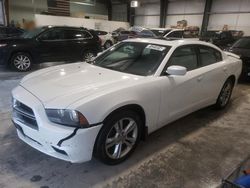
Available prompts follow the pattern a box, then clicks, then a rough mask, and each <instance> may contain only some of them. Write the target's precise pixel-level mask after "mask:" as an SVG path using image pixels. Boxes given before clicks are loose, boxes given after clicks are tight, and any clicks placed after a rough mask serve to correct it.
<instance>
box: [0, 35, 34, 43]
mask: <svg viewBox="0 0 250 188" xmlns="http://www.w3.org/2000/svg"><path fill="white" fill-rule="evenodd" d="M29 40H31V39H26V38H21V37H10V38H3V39H0V44H1V43H7V44H9V43H12V42H22V41H29Z"/></svg>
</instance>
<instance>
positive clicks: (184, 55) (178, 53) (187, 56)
mask: <svg viewBox="0 0 250 188" xmlns="http://www.w3.org/2000/svg"><path fill="white" fill-rule="evenodd" d="M172 65H178V66H183V67H186V68H187V71H191V70H194V69H196V68H198V61H197V54H196V52H195V48H194V47H192V46H184V47H180V48H177V49H176V50H175V51H174V52H173V54H172V56H171V57H170V59H169V61H168V63H167V67H169V66H172Z"/></svg>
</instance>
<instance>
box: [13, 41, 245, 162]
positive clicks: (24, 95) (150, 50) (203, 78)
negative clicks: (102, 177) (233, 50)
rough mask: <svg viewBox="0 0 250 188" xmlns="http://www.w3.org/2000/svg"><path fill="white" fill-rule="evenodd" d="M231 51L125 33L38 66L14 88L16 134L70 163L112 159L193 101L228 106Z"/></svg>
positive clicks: (234, 62) (233, 77) (235, 64)
mask: <svg viewBox="0 0 250 188" xmlns="http://www.w3.org/2000/svg"><path fill="white" fill-rule="evenodd" d="M241 67H242V62H241V60H240V59H239V57H238V56H236V55H234V54H230V53H225V52H223V51H221V50H220V49H219V48H217V47H216V46H214V45H212V44H209V43H205V42H200V41H185V40H176V41H167V40H160V39H130V40H127V41H123V42H121V43H119V44H117V45H115V46H114V47H112V48H110V49H108V50H107V51H105V52H104V53H102V54H100V55H99V56H98V57H97V58H96V59H94V60H93V61H90V62H88V63H86V62H85V63H83V62H82V63H75V64H67V65H61V66H55V67H51V68H46V69H42V70H39V71H37V72H34V73H31V74H29V75H27V76H26V77H24V78H23V79H22V80H21V82H20V84H19V86H17V87H16V88H15V89H14V90H13V92H12V95H13V122H14V125H15V127H16V128H17V133H18V136H19V137H20V139H22V140H23V141H24V142H26V143H27V144H29V145H30V146H32V147H34V148H36V149H38V150H40V151H41V152H43V153H46V154H48V155H51V156H54V157H56V158H60V159H63V160H66V161H70V162H73V163H76V162H84V161H88V160H91V158H92V156H95V157H97V158H99V159H100V160H101V161H103V162H104V163H106V164H112V165H114V164H118V163H120V162H122V161H124V160H125V159H126V158H128V157H129V156H130V154H131V153H132V152H133V151H134V150H135V148H136V146H137V144H138V143H139V141H140V140H141V139H143V138H144V137H145V135H147V134H149V133H152V132H153V131H155V130H157V129H159V128H161V127H162V126H164V125H166V124H168V123H170V122H173V121H174V120H176V119H178V118H180V117H183V116H185V115H187V114H189V113H191V112H194V111H196V110H198V109H200V108H203V107H206V106H209V105H215V106H216V107H217V108H224V107H225V106H227V104H228V102H229V100H230V97H231V94H232V91H233V88H234V86H235V84H236V83H237V79H238V77H239V75H240V73H241Z"/></svg>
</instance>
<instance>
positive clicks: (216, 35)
mask: <svg viewBox="0 0 250 188" xmlns="http://www.w3.org/2000/svg"><path fill="white" fill-rule="evenodd" d="M200 40H202V41H206V42H211V43H213V44H214V45H216V46H218V47H220V48H222V49H223V48H225V47H228V46H230V45H232V44H233V43H234V42H235V41H236V39H235V38H234V37H233V35H232V32H231V31H207V32H206V33H205V34H204V35H203V36H201V37H200Z"/></svg>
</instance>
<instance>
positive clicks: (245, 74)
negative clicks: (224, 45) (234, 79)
mask: <svg viewBox="0 0 250 188" xmlns="http://www.w3.org/2000/svg"><path fill="white" fill-rule="evenodd" d="M226 50H227V51H229V52H232V53H235V54H237V55H239V56H240V58H241V59H242V63H243V65H242V73H241V77H240V79H241V80H248V81H249V80H250V37H243V38H241V39H239V40H237V41H236V42H235V43H234V44H233V45H232V46H231V47H230V48H228V49H226Z"/></svg>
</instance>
